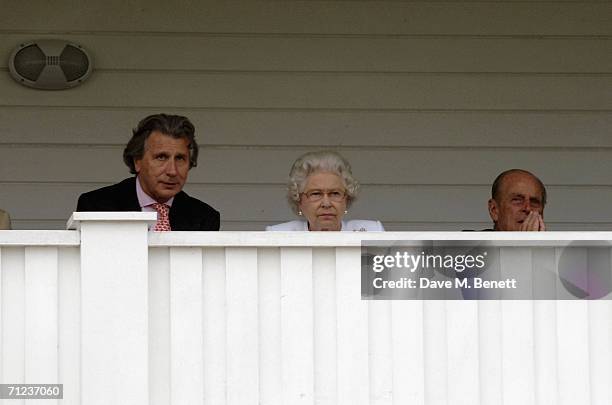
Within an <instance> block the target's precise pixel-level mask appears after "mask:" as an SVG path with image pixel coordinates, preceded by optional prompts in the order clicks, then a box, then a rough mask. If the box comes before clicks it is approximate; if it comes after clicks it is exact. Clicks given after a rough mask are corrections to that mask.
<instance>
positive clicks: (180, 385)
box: [170, 247, 204, 405]
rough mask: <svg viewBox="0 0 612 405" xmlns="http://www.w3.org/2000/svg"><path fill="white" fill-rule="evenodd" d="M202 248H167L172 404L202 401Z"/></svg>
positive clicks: (178, 404)
mask: <svg viewBox="0 0 612 405" xmlns="http://www.w3.org/2000/svg"><path fill="white" fill-rule="evenodd" d="M202 295H203V294H202V249H199V248H195V247H173V248H170V369H171V376H170V381H171V399H172V404H177V405H183V404H184V405H187V404H193V403H199V402H201V401H202V400H203V396H204V391H203V382H204V381H203V378H204V366H203V354H202V343H203V337H202Z"/></svg>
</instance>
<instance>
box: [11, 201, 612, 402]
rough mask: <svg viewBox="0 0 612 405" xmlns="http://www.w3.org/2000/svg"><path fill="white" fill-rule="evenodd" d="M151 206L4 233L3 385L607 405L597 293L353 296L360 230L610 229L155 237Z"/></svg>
mask: <svg viewBox="0 0 612 405" xmlns="http://www.w3.org/2000/svg"><path fill="white" fill-rule="evenodd" d="M154 215H155V214H152V213H112V214H111V213H75V214H74V216H73V219H74V221H73V224H74V225H75V226H76V227H77V230H69V231H0V269H1V277H0V310H1V312H0V315H1V317H0V362H1V366H0V382H2V383H62V384H64V399H63V400H36V401H35V402H32V403H35V404H45V403H57V404H84V405H85V404H86V405H90V404H130V405H132V404H152V405H153V404H155V405H156V404H173V405H179V404H189V405H191V404H214V405H216V404H228V405H233V404H240V405H242V404H262V405H272V404H292V405H293V404H330V405H332V404H333V405H335V404H347V405H356V404H377V405H378V404H426V405H432V404H450V405H456V404H469V405H474V404H482V405H490V404H491V405H493V404H500V405H501V404H568V405H569V404H571V405H576V404H592V405H599V404H602V405H604V404H611V403H612V388H611V387H612V384H610V382H611V381H612V304H611V302H610V301H609V300H599V301H589V302H585V301H362V300H361V294H360V281H361V278H360V265H361V261H360V244H361V240H362V239H368V240H377V239H378V240H394V239H397V240H461V239H506V240H512V239H529V240H533V241H534V243H537V241H538V240H549V241H567V240H576V239H583V240H610V241H612V233H596V232H594V233H553V232H549V233H541V234H536V233H534V234H522V235H516V234H506V233H440V232H436V233H433V232H425V233H404V232H402V233H380V234H374V233H369V234H364V233H328V234H317V233H300V232H295V233H264V232H172V233H150V232H147V222H150V221H151V220H153V217H154ZM26 402H28V403H29V401H26ZM4 403H6V404H12V403H23V401H21V402H19V401H14V400H5V401H4Z"/></svg>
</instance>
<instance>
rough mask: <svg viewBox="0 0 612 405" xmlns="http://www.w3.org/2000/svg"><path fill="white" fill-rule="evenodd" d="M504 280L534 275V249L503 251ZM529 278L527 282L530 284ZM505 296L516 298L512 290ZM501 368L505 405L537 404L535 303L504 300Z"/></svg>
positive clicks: (502, 304)
mask: <svg viewBox="0 0 612 405" xmlns="http://www.w3.org/2000/svg"><path fill="white" fill-rule="evenodd" d="M500 261H501V274H502V279H506V278H507V277H509V278H512V277H517V275H521V274H522V275H524V276H523V277H525V275H531V271H532V262H531V249H529V248H508V249H502V250H501V251H500ZM529 281H530V279H529V276H527V277H526V282H527V283H529ZM502 296H503V297H504V298H506V297H510V298H512V297H514V296H515V294H513V291H512V290H503V291H502ZM500 320H501V327H502V336H501V338H502V353H501V354H502V369H503V380H502V381H503V388H502V392H503V398H504V403H510V404H526V405H531V404H533V403H534V400H535V397H534V392H535V386H534V378H535V376H534V369H533V364H534V361H533V357H534V354H533V353H534V352H533V350H534V349H533V344H534V340H533V302H532V301H514V300H508V299H506V300H504V301H502V302H501V314H500Z"/></svg>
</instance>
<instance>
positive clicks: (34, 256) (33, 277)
mask: <svg viewBox="0 0 612 405" xmlns="http://www.w3.org/2000/svg"><path fill="white" fill-rule="evenodd" d="M57 250H58V249H57V247H26V248H25V263H24V264H25V266H24V267H25V268H24V270H25V272H24V273H25V278H24V279H25V285H24V287H25V288H24V292H25V347H26V351H25V381H28V382H32V383H34V382H43V381H44V382H47V383H57V382H58V375H57V371H58V370H57V368H58V360H59V359H58V346H59V344H58V335H59V334H58V329H57V328H58V326H59V325H58V324H59V322H58V307H59V300H58V251H57ZM41 403H42V404H56V403H57V400H51V399H45V400H42V401H41Z"/></svg>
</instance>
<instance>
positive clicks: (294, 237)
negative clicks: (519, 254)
mask: <svg viewBox="0 0 612 405" xmlns="http://www.w3.org/2000/svg"><path fill="white" fill-rule="evenodd" d="M366 240H367V241H396V240H398V241H424V240H449V241H470V240H486V241H500V243H501V242H508V244H509V245H512V246H516V245H517V244H519V245H520V244H523V243H520V242H524V245H525V246H534V245H547V246H551V245H552V246H556V245H559V246H565V245H567V244H568V242H570V241H610V243H611V244H612V232H150V233H149V246H151V247H164V246H200V247H207V246H208V247H238V246H241V247H290V246H295V247H299V246H312V247H325V246H327V247H343V246H345V247H350V246H355V247H359V246H361V244H362V241H366ZM509 242H512V243H509ZM502 244H503V243H502Z"/></svg>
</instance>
